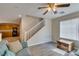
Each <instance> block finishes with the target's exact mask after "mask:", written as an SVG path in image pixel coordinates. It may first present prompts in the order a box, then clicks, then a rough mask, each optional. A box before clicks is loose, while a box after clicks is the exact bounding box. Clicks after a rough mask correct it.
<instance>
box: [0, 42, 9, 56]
mask: <svg viewBox="0 0 79 59" xmlns="http://www.w3.org/2000/svg"><path fill="white" fill-rule="evenodd" d="M5 42H6V41H1V42H0V55H1V56H3V55H4V53H5V51H6V50H7V49H8V48H7V46H6V43H5Z"/></svg>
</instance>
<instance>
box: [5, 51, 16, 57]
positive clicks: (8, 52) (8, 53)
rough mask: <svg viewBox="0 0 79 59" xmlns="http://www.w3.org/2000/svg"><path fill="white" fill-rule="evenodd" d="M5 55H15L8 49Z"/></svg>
mask: <svg viewBox="0 0 79 59" xmlns="http://www.w3.org/2000/svg"><path fill="white" fill-rule="evenodd" d="M5 56H15V53H13V52H12V51H10V50H6V53H5Z"/></svg>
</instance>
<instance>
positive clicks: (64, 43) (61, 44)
mask: <svg viewBox="0 0 79 59" xmlns="http://www.w3.org/2000/svg"><path fill="white" fill-rule="evenodd" d="M57 48H60V49H63V50H65V51H67V52H70V51H72V50H73V48H74V43H73V41H69V40H63V39H60V40H58V41H57Z"/></svg>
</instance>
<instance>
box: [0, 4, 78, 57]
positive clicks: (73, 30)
mask: <svg viewBox="0 0 79 59" xmlns="http://www.w3.org/2000/svg"><path fill="white" fill-rule="evenodd" d="M53 5H54V6H55V5H56V4H55V3H29V4H28V3H2V4H0V38H1V39H0V47H1V49H0V53H1V54H0V55H1V56H77V55H78V54H79V52H78V51H79V50H78V48H79V46H78V39H79V37H78V35H79V34H78V21H79V20H78V19H79V17H78V15H79V11H78V10H79V9H78V6H79V3H67V4H65V3H64V4H61V5H60V4H58V5H56V6H58V8H57V10H54V9H53V11H52V10H51V9H48V7H49V8H52V7H53V8H54V6H53ZM44 6H45V9H43V10H41V9H42V7H44ZM46 6H47V7H46ZM62 6H63V7H62ZM40 7H41V8H40ZM61 7H62V8H61ZM46 10H47V11H46ZM6 45H7V46H8V47H6ZM4 47H5V48H4ZM15 47H16V48H15Z"/></svg>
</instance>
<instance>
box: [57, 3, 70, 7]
mask: <svg viewBox="0 0 79 59" xmlns="http://www.w3.org/2000/svg"><path fill="white" fill-rule="evenodd" d="M69 6H70V3H68V4H59V5H56V7H69Z"/></svg>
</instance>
